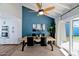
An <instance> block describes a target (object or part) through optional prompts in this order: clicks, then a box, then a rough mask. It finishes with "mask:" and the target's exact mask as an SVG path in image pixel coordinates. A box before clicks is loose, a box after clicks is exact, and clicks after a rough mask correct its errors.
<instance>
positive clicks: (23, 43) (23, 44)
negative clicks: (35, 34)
mask: <svg viewBox="0 0 79 59" xmlns="http://www.w3.org/2000/svg"><path fill="white" fill-rule="evenodd" d="M24 46H25V41H23V42H22V51H24Z"/></svg>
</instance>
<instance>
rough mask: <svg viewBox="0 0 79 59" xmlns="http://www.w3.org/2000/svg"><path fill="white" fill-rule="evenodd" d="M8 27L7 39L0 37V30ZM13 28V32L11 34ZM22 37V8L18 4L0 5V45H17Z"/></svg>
mask: <svg viewBox="0 0 79 59" xmlns="http://www.w3.org/2000/svg"><path fill="white" fill-rule="evenodd" d="M4 21H5V22H6V24H5V25H7V26H9V38H2V37H1V28H2V26H3V25H4V24H3V22H4ZM12 27H14V32H12ZM21 37H22V7H21V5H20V4H11V3H10V4H8V3H7V4H6V3H5V4H0V44H19V43H20V40H19V38H21Z"/></svg>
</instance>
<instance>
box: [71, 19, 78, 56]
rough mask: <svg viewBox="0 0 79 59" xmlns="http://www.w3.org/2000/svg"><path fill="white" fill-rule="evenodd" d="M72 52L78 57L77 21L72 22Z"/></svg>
mask: <svg viewBox="0 0 79 59" xmlns="http://www.w3.org/2000/svg"><path fill="white" fill-rule="evenodd" d="M72 40H73V41H72V44H73V45H72V47H73V48H72V52H73V55H79V19H77V20H73V21H72Z"/></svg>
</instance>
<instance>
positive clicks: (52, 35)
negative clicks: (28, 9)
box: [48, 24, 55, 38]
mask: <svg viewBox="0 0 79 59" xmlns="http://www.w3.org/2000/svg"><path fill="white" fill-rule="evenodd" d="M48 32H49V33H50V36H51V37H53V38H55V24H51V25H50V26H48Z"/></svg>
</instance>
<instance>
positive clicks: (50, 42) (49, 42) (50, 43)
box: [48, 41, 53, 51]
mask: <svg viewBox="0 0 79 59" xmlns="http://www.w3.org/2000/svg"><path fill="white" fill-rule="evenodd" d="M48 44H49V45H50V46H51V51H53V45H52V41H48Z"/></svg>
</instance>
